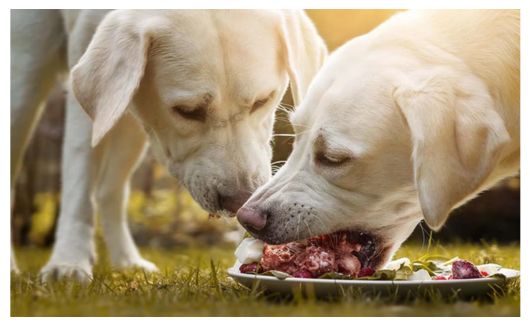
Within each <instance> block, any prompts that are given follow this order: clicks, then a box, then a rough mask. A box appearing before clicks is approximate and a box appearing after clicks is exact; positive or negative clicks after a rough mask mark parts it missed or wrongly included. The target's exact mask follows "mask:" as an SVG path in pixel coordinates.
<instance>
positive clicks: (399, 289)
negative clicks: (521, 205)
mask: <svg viewBox="0 0 530 325" xmlns="http://www.w3.org/2000/svg"><path fill="white" fill-rule="evenodd" d="M499 273H502V274H504V275H505V276H506V279H500V278H480V279H459V280H415V281H412V280H335V279H301V278H286V279H284V280H280V279H277V278H276V277H273V276H267V275H256V274H245V273H241V272H239V263H236V265H234V266H233V267H231V268H229V269H228V275H230V276H231V277H232V278H234V280H236V281H237V282H239V283H241V284H242V285H244V286H245V287H248V288H255V287H257V288H259V289H261V290H266V291H269V292H278V293H283V294H289V293H293V292H297V291H298V292H300V291H301V292H304V293H310V292H312V293H314V294H315V295H316V296H336V295H340V294H341V293H344V292H348V291H350V290H351V291H361V292H371V293H376V294H385V295H386V294H393V295H396V294H399V295H408V294H414V293H419V292H422V291H423V292H428V291H431V290H435V291H438V292H440V293H441V294H442V295H444V296H447V295H452V294H455V293H457V294H458V295H459V296H471V295H482V294H486V293H488V292H491V291H492V290H495V289H501V288H502V287H503V286H504V285H506V283H507V282H509V281H513V280H515V279H517V278H519V271H517V270H513V269H505V268H503V269H501V270H500V271H499Z"/></svg>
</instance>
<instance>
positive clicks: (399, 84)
mask: <svg viewBox="0 0 530 325" xmlns="http://www.w3.org/2000/svg"><path fill="white" fill-rule="evenodd" d="M364 42H365V41H364V39H360V40H359V41H356V42H352V43H350V44H348V45H346V46H345V47H343V48H341V49H339V50H338V51H337V52H335V53H334V54H333V55H331V56H330V57H329V59H328V61H327V63H326V64H325V65H324V67H323V68H322V70H321V71H320V72H319V73H318V74H317V76H316V77H315V79H314V81H313V83H312V85H311V88H310V89H309V91H308V93H307V95H306V97H305V98H304V100H303V102H302V104H301V105H300V107H299V108H298V109H297V111H296V112H295V113H294V114H293V115H292V116H291V122H292V125H293V128H294V130H295V133H296V139H295V143H294V148H293V152H292V154H291V156H290V157H289V159H288V161H287V162H286V164H285V165H284V166H283V167H282V168H281V169H280V171H279V172H278V173H277V174H276V175H274V177H273V178H272V179H271V181H269V182H268V183H267V184H266V185H265V186H263V187H262V188H260V189H258V190H257V191H256V192H255V193H254V194H253V196H252V197H251V198H250V199H249V200H248V201H247V203H246V204H245V205H244V206H243V207H242V208H241V209H240V210H239V212H238V219H239V221H240V222H241V223H242V224H243V225H244V226H245V227H246V228H247V229H248V230H249V231H250V232H251V233H252V234H253V235H254V236H256V237H258V238H260V239H263V240H265V241H267V242H269V243H284V242H289V241H293V240H299V239H303V238H307V237H310V236H314V235H319V234H326V233H332V232H335V231H339V230H349V231H354V232H360V233H364V234H368V235H369V236H371V237H372V238H373V239H375V241H376V245H377V246H376V249H375V250H374V251H373V254H374V256H372V257H373V259H372V260H371V262H372V265H371V266H372V267H374V268H377V267H381V266H382V265H384V264H385V263H386V261H387V260H388V259H389V258H390V257H391V256H392V254H393V252H395V250H396V249H397V248H398V247H399V246H400V245H401V243H402V242H403V241H404V240H405V239H406V238H407V237H408V236H409V235H410V233H411V232H412V231H413V229H414V228H415V226H416V225H417V224H418V222H420V221H421V219H422V218H423V219H424V220H425V221H426V223H427V224H428V225H429V226H430V227H431V228H433V229H439V228H440V227H441V226H442V225H443V223H444V222H445V220H446V218H447V216H448V213H449V212H450V210H451V209H452V208H453V207H454V206H456V205H458V204H459V203H461V202H462V201H463V200H465V199H466V197H468V196H469V195H470V194H472V193H473V192H475V191H476V190H477V189H478V187H479V186H480V185H481V183H482V182H483V181H484V179H485V177H487V176H488V175H489V173H490V172H491V170H492V168H493V166H494V165H495V164H496V162H497V161H498V159H499V153H500V151H501V149H502V147H503V145H504V144H505V143H506V142H507V141H508V140H509V135H508V133H507V131H506V129H505V127H504V124H503V120H502V119H501V117H500V116H499V115H498V113H497V112H496V111H495V109H494V104H493V100H492V98H491V97H490V95H489V92H488V89H487V87H486V85H485V84H484V83H483V82H482V81H481V80H480V79H479V78H477V77H476V76H475V75H473V73H471V72H470V71H469V70H468V69H467V68H466V66H465V65H464V64H462V63H459V62H454V61H452V60H450V59H447V61H444V60H441V61H440V64H437V65H433V64H432V61H431V62H429V60H432V57H429V58H428V59H427V60H423V58H422V57H420V56H417V55H416V54H414V53H411V52H410V51H408V50H407V49H403V48H400V46H399V45H397V46H396V47H395V48H394V49H388V48H384V47H383V48H382V49H381V48H379V49H378V48H369V47H368V46H367V45H365V43H364Z"/></svg>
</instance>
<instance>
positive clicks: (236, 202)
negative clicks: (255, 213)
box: [218, 192, 251, 214]
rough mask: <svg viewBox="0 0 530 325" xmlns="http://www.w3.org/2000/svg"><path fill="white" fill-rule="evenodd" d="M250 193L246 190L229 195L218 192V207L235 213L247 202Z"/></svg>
mask: <svg viewBox="0 0 530 325" xmlns="http://www.w3.org/2000/svg"><path fill="white" fill-rule="evenodd" d="M250 195H251V193H247V192H240V193H237V194H235V195H230V196H225V195H221V194H219V198H218V199H219V207H220V208H221V209H222V210H226V211H229V212H231V213H234V214H235V213H236V212H237V211H238V210H239V209H240V208H241V207H242V206H243V204H245V202H247V200H248V199H249V197H250Z"/></svg>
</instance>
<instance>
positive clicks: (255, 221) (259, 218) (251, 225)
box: [237, 206, 267, 232]
mask: <svg viewBox="0 0 530 325" xmlns="http://www.w3.org/2000/svg"><path fill="white" fill-rule="evenodd" d="M237 220H238V221H239V223H240V224H241V225H242V226H243V227H245V228H246V229H247V230H249V231H251V232H255V231H259V230H261V229H263V228H265V225H266V224H267V214H266V213H265V212H264V211H261V210H258V209H255V208H252V207H246V206H244V207H242V208H241V209H239V211H238V212H237Z"/></svg>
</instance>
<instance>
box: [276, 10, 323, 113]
mask: <svg viewBox="0 0 530 325" xmlns="http://www.w3.org/2000/svg"><path fill="white" fill-rule="evenodd" d="M281 34H282V41H283V44H284V45H283V46H284V48H285V53H286V54H287V72H288V74H289V79H290V85H291V93H292V95H293V101H294V104H295V105H298V104H299V103H300V102H301V100H302V98H303V97H304V95H305V93H306V92H307V89H308V88H309V84H310V83H311V80H312V79H313V77H314V76H315V74H316V73H317V71H318V70H319V69H320V67H321V66H322V64H323V63H324V60H325V58H326V56H327V55H328V50H327V48H326V44H325V43H324V41H323V40H322V38H321V37H320V35H319V34H318V32H317V30H316V28H315V26H314V25H313V23H312V22H311V20H310V19H309V17H307V15H306V14H305V13H304V11H303V10H284V13H283V16H282V32H281Z"/></svg>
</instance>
